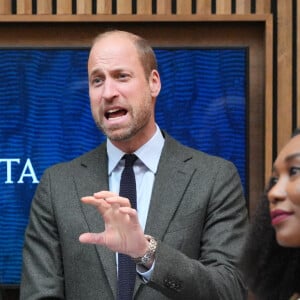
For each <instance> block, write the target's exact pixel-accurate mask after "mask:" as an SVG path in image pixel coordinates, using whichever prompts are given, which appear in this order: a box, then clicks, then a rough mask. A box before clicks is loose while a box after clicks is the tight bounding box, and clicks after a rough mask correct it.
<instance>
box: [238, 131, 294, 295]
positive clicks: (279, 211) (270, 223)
mask: <svg viewBox="0 0 300 300" xmlns="http://www.w3.org/2000/svg"><path fill="white" fill-rule="evenodd" d="M241 269H242V271H243V273H244V276H245V280H246V282H247V283H248V286H249V288H250V290H251V291H252V292H253V293H254V294H255V296H257V299H264V300H269V299H270V300H271V299H272V300H294V299H295V300H296V299H299V300H300V129H296V130H295V132H294V134H293V136H292V138H291V140H290V141H289V142H288V143H287V144H286V145H285V146H284V148H283V149H282V150H281V152H280V153H279V155H278V156H277V158H276V160H275V162H274V165H273V171H272V177H271V179H270V183H269V186H268V187H267V189H266V192H265V193H264V197H263V198H262V200H261V202H260V203H259V205H258V207H257V210H256V214H255V215H254V218H253V221H252V223H251V226H250V230H249V234H248V238H247V242H246V245H245V248H244V252H243V257H242V259H241Z"/></svg>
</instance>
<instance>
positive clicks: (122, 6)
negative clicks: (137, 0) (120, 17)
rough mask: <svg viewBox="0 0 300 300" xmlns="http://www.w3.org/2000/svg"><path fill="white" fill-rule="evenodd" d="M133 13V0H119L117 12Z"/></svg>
mask: <svg viewBox="0 0 300 300" xmlns="http://www.w3.org/2000/svg"><path fill="white" fill-rule="evenodd" d="M131 13H132V3H131V0H118V1H117V14H131Z"/></svg>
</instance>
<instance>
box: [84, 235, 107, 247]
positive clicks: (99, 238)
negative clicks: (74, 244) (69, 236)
mask: <svg viewBox="0 0 300 300" xmlns="http://www.w3.org/2000/svg"><path fill="white" fill-rule="evenodd" d="M79 241H80V242H81V243H87V244H98V245H104V244H105V239H104V235H103V234H102V233H89V232H87V233H83V234H81V235H80V236H79Z"/></svg>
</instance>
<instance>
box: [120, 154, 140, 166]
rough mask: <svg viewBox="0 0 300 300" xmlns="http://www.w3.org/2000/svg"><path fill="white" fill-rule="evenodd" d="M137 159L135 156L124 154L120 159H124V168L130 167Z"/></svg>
mask: <svg viewBox="0 0 300 300" xmlns="http://www.w3.org/2000/svg"><path fill="white" fill-rule="evenodd" d="M137 158H138V157H137V156H136V155H135V154H125V155H124V156H123V157H122V159H125V168H126V167H132V166H133V164H134V162H135V161H136V160H137Z"/></svg>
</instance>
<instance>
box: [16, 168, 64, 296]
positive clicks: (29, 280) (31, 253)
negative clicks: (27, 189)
mask: <svg viewBox="0 0 300 300" xmlns="http://www.w3.org/2000/svg"><path fill="white" fill-rule="evenodd" d="M63 287H64V280H63V268H62V259H61V249H60V243H59V238H58V232H57V227H56V223H55V219H54V216H53V211H52V206H51V197H50V180H49V176H48V173H47V171H46V172H45V174H44V175H43V177H42V178H41V181H40V183H39V185H38V187H37V190H36V193H35V196H34V198H33V201H32V205H31V212H30V221H29V224H28V226H27V229H26V233H25V242H24V248H23V266H22V279H21V288H20V299H21V300H29V299H30V300H37V299H64V289H63Z"/></svg>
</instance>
